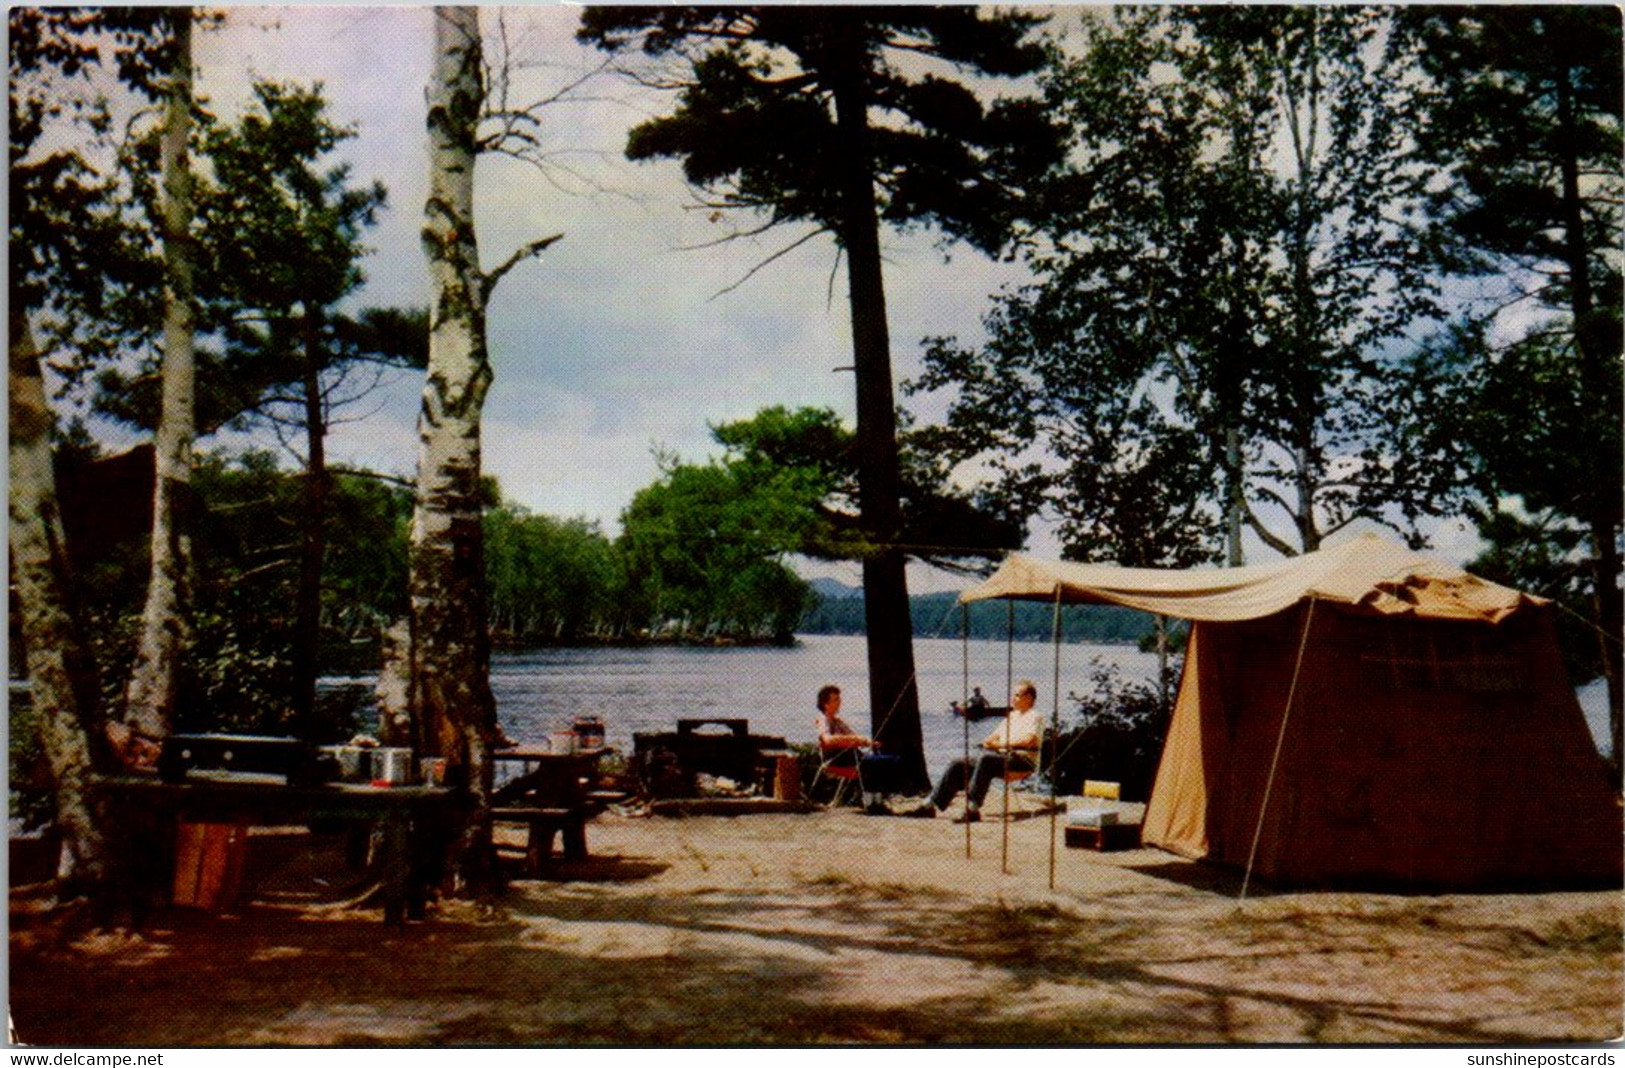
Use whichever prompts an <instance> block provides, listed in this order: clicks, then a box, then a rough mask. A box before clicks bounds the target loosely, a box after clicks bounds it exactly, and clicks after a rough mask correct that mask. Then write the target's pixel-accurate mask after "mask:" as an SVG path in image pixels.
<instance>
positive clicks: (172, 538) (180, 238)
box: [124, 8, 195, 763]
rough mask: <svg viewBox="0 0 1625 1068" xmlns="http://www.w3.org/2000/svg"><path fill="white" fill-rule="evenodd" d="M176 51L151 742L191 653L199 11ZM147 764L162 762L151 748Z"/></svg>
mask: <svg viewBox="0 0 1625 1068" xmlns="http://www.w3.org/2000/svg"><path fill="white" fill-rule="evenodd" d="M170 19H171V20H172V22H173V30H172V32H173V34H174V41H175V58H174V64H175V66H174V69H173V70H172V71H171V75H170V84H169V90H168V99H167V103H166V105H165V108H166V110H165V117H164V129H163V136H162V148H161V151H162V166H163V191H164V192H163V203H164V221H163V226H164V235H163V237H164V356H163V408H162V413H161V415H160V417H159V421H158V430H157V433H156V435H155V440H154V455H155V460H154V467H155V472H154V479H153V483H154V485H153V507H152V561H151V574H150V577H149V579H148V583H147V600H146V605H145V607H144V608H143V609H142V613H141V635H140V639H139V642H138V644H137V647H136V659H135V667H134V669H133V671H132V673H131V676H130V682H129V686H128V688H127V689H126V691H125V711H124V716H125V723H126V724H127V725H128V727H129V728H130V729H131V730H133V731H134V732H135V734H136V735H137V736H138V737H142V738H145V739H146V740H148V741H149V742H153V741H156V740H157V739H161V738H162V737H164V735H166V734H168V733H169V729H170V725H171V724H172V723H173V722H174V718H175V709H176V705H177V703H178V701H179V691H180V681H179V680H180V671H181V667H182V663H181V662H182V657H183V656H184V655H185V650H186V648H187V645H188V639H189V637H190V633H189V621H188V612H189V610H190V591H189V588H188V587H189V572H190V568H191V538H190V535H189V533H188V529H187V528H188V522H187V516H185V515H184V513H183V505H184V502H185V500H186V499H187V497H188V496H189V490H190V483H191V477H192V475H191V472H192V439H193V437H194V434H195V430H194V418H193V355H192V333H193V320H194V310H193V292H194V289H193V277H192V275H193V263H192V249H191V244H190V241H191V233H190V232H191V222H192V174H191V168H190V165H189V163H188V159H187V141H188V138H189V137H190V136H191V104H192V11H191V8H175V9H173V13H172V14H171V15H170ZM141 753H142V754H144V755H143V756H142V757H141V758H140V759H139V760H138V762H141V763H145V762H148V761H147V759H146V757H147V756H153V757H155V755H156V754H155V751H154V750H153V749H152V748H151V747H148V748H145V749H143V750H141Z"/></svg>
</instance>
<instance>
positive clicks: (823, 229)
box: [710, 226, 829, 300]
mask: <svg viewBox="0 0 1625 1068" xmlns="http://www.w3.org/2000/svg"><path fill="white" fill-rule="evenodd" d="M828 232H829V227H827V226H818V227H814V228H813V229H812V230H811V231H809V232H808V233H806V234H803V235H802V236H801V237H798V238H796V239H795V240H794V241H792V242H790V243H789V244H788V245H786V246H784V247H783V248H781V249H779V250H778V251H777V252H775V253H773V254H772V255H771V256H769V257H767V258H766V259H764V260H762V261H761V262H760V263H758V264H756V266H754V267H752V268H751V269H750V270H748V271H746V272H745V273H744V275H743V276H741V277H740V279H739V280H738V281H737V282H734V283H733V284H732V285H728V286H724V287H723V288H722V289H719V290H717V291H716V292H715V293H713V294H711V297H710V299H711V300H716V299H717V298H718V297H720V296H722V295H723V294H724V293H732V292H733V291H734V290H736V289H738V288H739V287H740V286H742V285H744V284H745V283H746V282H748V281H750V280H751V278H752V277H754V276H755V274H756V272H757V271H760V270H761V269H762V268H763V267H766V266H767V265H768V264H770V263H772V262H774V261H775V260H778V259H780V258H782V257H783V256H786V255H788V254H789V253H791V252H793V251H795V250H796V249H798V248H800V247H801V246H802V245H805V244H806V243H807V242H809V241H811V240H812V239H813V238H815V237H817V236H818V235H819V234H824V233H828Z"/></svg>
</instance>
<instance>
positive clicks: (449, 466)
mask: <svg viewBox="0 0 1625 1068" xmlns="http://www.w3.org/2000/svg"><path fill="white" fill-rule="evenodd" d="M434 47H435V53H434V70H433V74H432V76H431V80H430V83H429V101H428V103H429V113H428V133H429V146H430V171H429V196H428V201H427V203H426V204H425V206H424V220H423V248H424V252H425V255H426V256H427V257H428V262H429V270H430V275H431V279H432V297H431V299H432V302H433V306H432V309H431V313H430V325H429V330H430V333H429V363H428V369H427V374H426V377H425V381H424V386H423V406H422V408H421V409H420V411H419V414H418V439H419V452H418V488H417V503H416V508H415V510H414V512H413V517H412V537H411V578H410V588H411V605H412V616H411V621H412V635H411V643H412V656H411V660H412V702H411V705H412V710H413V719H414V723H415V727H416V730H417V734H418V741H419V750H420V752H422V753H425V754H430V755H437V756H443V757H445V758H446V761H447V778H448V781H452V782H457V783H466V785H467V786H468V787H469V789H470V791H471V793H472V795H473V800H474V802H475V808H476V816H475V818H474V819H472V820H470V823H469V826H468V828H467V830H466V832H465V834H464V836H463V838H462V840H461V841H460V842H459V843H458V845H457V850H456V852H457V855H455V856H454V857H453V862H454V866H455V868H456V869H457V870H456V872H455V874H456V876H457V877H459V878H461V879H462V880H463V881H465V882H467V881H477V880H479V879H480V878H481V877H482V871H483V868H484V865H485V864H486V863H487V861H486V856H487V854H488V852H489V850H488V849H486V848H485V846H486V845H487V844H488V840H489V833H490V829H489V822H488V821H487V820H485V819H483V818H482V817H483V814H484V813H485V812H486V811H487V808H488V804H489V793H490V788H491V766H490V759H489V754H490V749H491V746H492V744H493V742H494V741H495V739H496V709H495V704H494V702H493V700H492V697H491V688H490V677H489V665H490V642H489V638H488V636H487V633H486V618H485V597H484V578H483V574H484V551H483V544H482V538H481V530H480V516H481V503H480V416H481V411H482V408H483V406H484V403H485V394H486V391H487V389H488V388H489V387H490V384H491V377H492V372H491V365H490V361H489V359H488V356H487V352H486V338H485V298H486V280H485V277H484V276H483V274H482V273H481V271H480V266H479V247H478V244H477V242H476V240H475V234H474V164H475V157H476V144H475V138H476V133H477V129H478V124H479V120H480V115H481V111H482V108H483V105H484V90H483V83H482V79H481V53H480V30H479V11H478V9H477V8H472V7H450V8H438V9H436V11H435V41H434Z"/></svg>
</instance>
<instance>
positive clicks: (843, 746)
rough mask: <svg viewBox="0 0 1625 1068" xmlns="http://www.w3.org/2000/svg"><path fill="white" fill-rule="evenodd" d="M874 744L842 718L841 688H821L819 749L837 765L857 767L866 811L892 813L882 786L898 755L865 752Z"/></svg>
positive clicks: (888, 777)
mask: <svg viewBox="0 0 1625 1068" xmlns="http://www.w3.org/2000/svg"><path fill="white" fill-rule="evenodd" d="M874 746H875V742H874V739H872V738H868V737H865V736H864V735H861V734H859V733H858V732H857V731H855V730H853V729H852V727H851V725H850V724H848V723H847V722H846V720H844V719H842V718H841V688H840V687H839V686H825V687H823V688H822V689H820V690H819V691H818V751H819V753H820V754H821V755H822V756H823V758H824V759H825V760H826V761H827V762H829V763H830V764H831V765H833V766H836V767H856V768H857V769H858V786H859V788H860V789H861V790H862V791H863V810H864V811H865V812H867V813H868V814H869V815H871V816H879V815H885V814H889V813H890V811H891V810H890V809H888V808H887V807H886V806H885V805H884V804H883V803H882V802H881V794H882V793H883V792H884V791H883V789H882V787H884V786H885V784H886V783H888V782H889V781H890V779H891V765H893V764H894V763H896V758H895V757H889V756H886V755H885V754H882V753H869V754H865V753H864V750H865V749H872V748H874Z"/></svg>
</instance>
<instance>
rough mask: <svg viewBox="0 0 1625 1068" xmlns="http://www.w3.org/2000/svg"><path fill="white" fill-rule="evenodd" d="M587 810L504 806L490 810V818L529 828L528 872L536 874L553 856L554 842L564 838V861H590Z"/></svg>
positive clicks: (527, 834)
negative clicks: (559, 837)
mask: <svg viewBox="0 0 1625 1068" xmlns="http://www.w3.org/2000/svg"><path fill="white" fill-rule="evenodd" d="M589 815H590V814H589V813H588V811H587V810H586V809H585V808H582V807H579V806H574V807H570V808H541V807H533V806H528V805H504V806H502V807H500V808H493V809H492V810H491V819H492V820H493V821H495V822H498V823H520V824H524V825H525V828H526V839H525V870H526V871H527V872H529V873H532V874H534V873H535V872H537V871H539V870H541V867H542V865H543V864H544V863H545V862H546V861H547V860H549V859H550V858H551V857H552V856H553V839H554V837H555V836H558V835H560V834H562V835H563V838H564V859H565V860H586V859H587V819H588V817H589Z"/></svg>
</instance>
